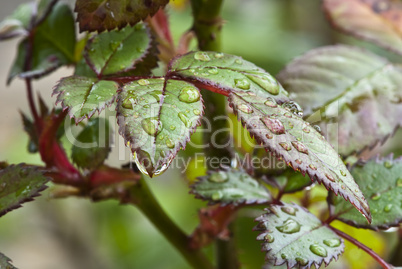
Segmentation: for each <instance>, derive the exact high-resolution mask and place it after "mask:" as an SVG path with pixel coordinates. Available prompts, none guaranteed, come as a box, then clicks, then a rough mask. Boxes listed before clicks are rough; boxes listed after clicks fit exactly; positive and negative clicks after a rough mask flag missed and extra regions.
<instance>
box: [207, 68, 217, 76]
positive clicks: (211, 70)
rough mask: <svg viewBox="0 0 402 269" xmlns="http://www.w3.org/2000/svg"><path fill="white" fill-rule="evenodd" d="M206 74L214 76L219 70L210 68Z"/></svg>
mask: <svg viewBox="0 0 402 269" xmlns="http://www.w3.org/2000/svg"><path fill="white" fill-rule="evenodd" d="M208 73H210V74H212V75H216V74H218V73H219V70H218V68H216V67H211V68H209V69H208Z"/></svg>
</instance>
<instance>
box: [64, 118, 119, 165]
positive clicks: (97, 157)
mask: <svg viewBox="0 0 402 269" xmlns="http://www.w3.org/2000/svg"><path fill="white" fill-rule="evenodd" d="M110 142H111V130H110V126H109V121H108V120H107V119H103V118H95V119H92V120H89V122H88V124H87V125H86V126H85V128H84V129H83V130H82V131H81V132H80V134H79V135H78V136H77V140H76V141H75V142H74V144H73V147H72V151H71V158H72V159H73V161H74V163H76V164H77V165H78V166H79V167H82V168H88V169H91V170H93V169H95V168H97V167H98V166H100V165H101V164H103V162H104V161H105V160H106V158H107V156H108V155H109V152H110Z"/></svg>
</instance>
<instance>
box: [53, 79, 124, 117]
mask: <svg viewBox="0 0 402 269" xmlns="http://www.w3.org/2000/svg"><path fill="white" fill-rule="evenodd" d="M118 88H119V85H118V84H117V83H116V82H114V81H106V80H98V79H96V78H88V77H78V76H72V77H67V78H63V79H61V80H60V82H59V83H58V84H57V85H56V87H55V88H54V91H53V94H57V101H56V103H59V102H61V103H62V107H63V109H68V112H69V115H70V117H71V118H74V120H75V122H76V123H78V122H80V121H82V120H83V119H85V118H90V117H92V116H93V114H94V113H95V112H96V111H98V112H99V113H100V112H101V111H102V110H103V109H104V108H105V107H106V106H109V105H111V104H112V103H113V101H114V99H115V96H116V91H117V89H118Z"/></svg>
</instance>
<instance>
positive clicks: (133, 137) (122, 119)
mask: <svg viewBox="0 0 402 269" xmlns="http://www.w3.org/2000/svg"><path fill="white" fill-rule="evenodd" d="M202 114H203V105H202V99H201V94H200V92H199V90H198V89H197V88H196V87H194V86H193V85H191V84H190V83H188V82H185V81H179V80H173V79H169V80H165V79H163V78H154V79H141V80H138V81H133V82H131V83H128V84H126V85H125V86H124V88H123V89H122V91H121V92H120V93H119V95H118V105H117V117H118V120H117V123H118V125H119V127H120V128H119V133H120V134H121V135H122V136H123V137H124V139H125V141H126V143H127V146H130V147H131V150H132V152H133V153H134V157H135V158H134V159H135V161H136V164H137V166H138V167H139V169H140V170H141V172H143V173H144V174H148V175H149V176H151V177H152V176H157V175H159V174H161V173H162V172H164V171H165V170H166V169H167V168H168V166H169V164H170V162H171V161H172V160H173V158H174V157H175V155H176V154H177V152H178V151H179V150H180V148H183V149H184V148H185V146H186V143H187V141H189V139H190V135H191V134H192V133H193V132H194V131H195V128H196V126H197V125H200V119H201V117H202Z"/></svg>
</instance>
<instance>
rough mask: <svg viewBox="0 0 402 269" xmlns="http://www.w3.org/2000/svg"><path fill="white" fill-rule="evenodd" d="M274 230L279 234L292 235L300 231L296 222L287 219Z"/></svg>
mask: <svg viewBox="0 0 402 269" xmlns="http://www.w3.org/2000/svg"><path fill="white" fill-rule="evenodd" d="M275 228H276V229H277V230H278V231H280V232H281V233H285V234H293V233H297V232H299V231H300V224H299V223H298V222H297V221H295V220H293V219H291V218H288V219H287V220H286V221H284V222H283V225H282V226H277V227H275Z"/></svg>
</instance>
